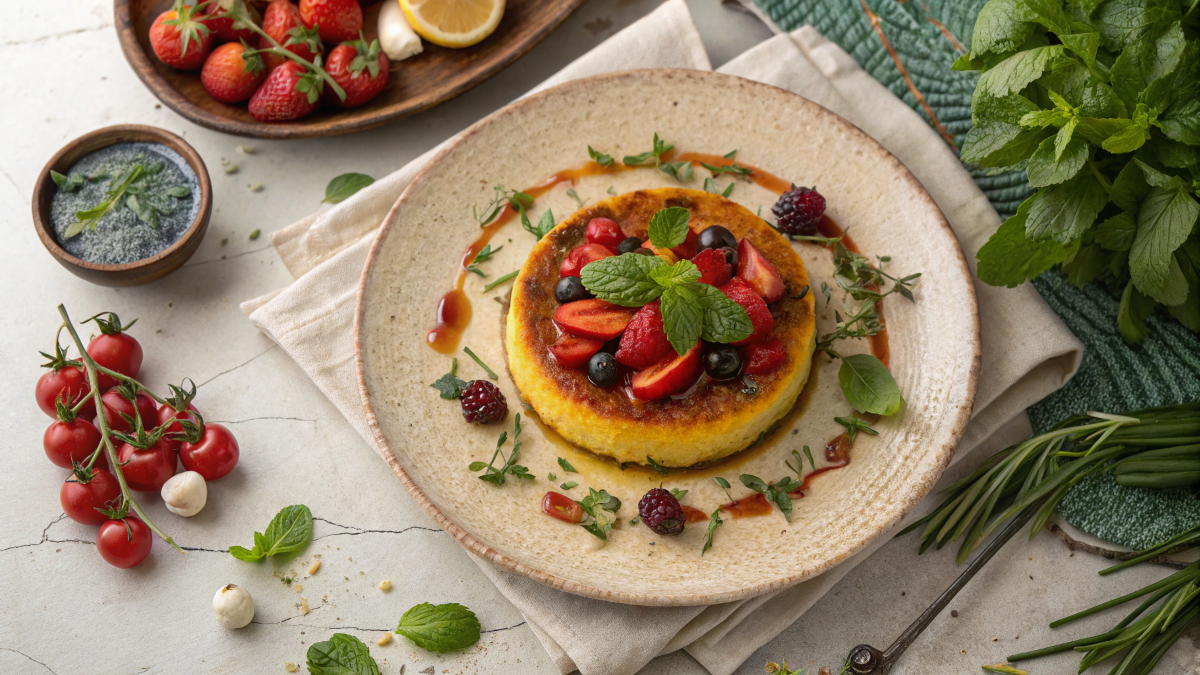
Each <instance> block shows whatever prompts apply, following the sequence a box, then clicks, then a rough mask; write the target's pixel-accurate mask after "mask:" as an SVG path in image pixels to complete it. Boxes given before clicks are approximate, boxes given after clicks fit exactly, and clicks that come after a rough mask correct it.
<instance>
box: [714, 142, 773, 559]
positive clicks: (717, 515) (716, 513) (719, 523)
mask: <svg viewBox="0 0 1200 675" xmlns="http://www.w3.org/2000/svg"><path fill="white" fill-rule="evenodd" d="M734 152H737V151H736V150H734ZM789 499H790V497H789ZM724 524H725V521H723V520H721V507H719V506H718V507H717V508H715V509H713V512H712V515H711V516H709V517H708V528H707V529H705V530H704V548H701V549H700V557H704V554H705V553H708V549H710V548H712V545H713V535H714V534H716V532H717V528H718V527H720V526H722V525H724Z"/></svg>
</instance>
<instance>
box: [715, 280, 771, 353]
mask: <svg viewBox="0 0 1200 675" xmlns="http://www.w3.org/2000/svg"><path fill="white" fill-rule="evenodd" d="M721 292H722V293H724V294H725V296H726V297H728V298H729V299H730V300H732V301H734V302H736V303H737V304H739V305H741V306H742V309H744V310H746V315H747V316H749V317H750V325H752V326H753V327H754V332H753V333H751V334H750V336H749V337H747V338H746V339H745V340H740V341H738V342H734V343H732V344H733V346H735V347H740V346H742V345H748V344H750V343H751V342H758V341H759V340H761V339H763V338H765V337H766V336H767V335H768V334H769V333H770V332H771V331H773V330H775V317H773V316H771V310H770V308H768V307H767V303H766V302H764V301H763V299H762V298H761V297H760V296H759V295H758V293H756V292H755V291H754V289H753V288H751V287H750V285H749V284H747V283H746V282H744V281H742V280H741V279H738V278H737V277H734V278H733V280H732V281H730V282H729V283H727V284H725V285H724V286H722V287H721Z"/></svg>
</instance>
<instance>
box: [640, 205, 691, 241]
mask: <svg viewBox="0 0 1200 675" xmlns="http://www.w3.org/2000/svg"><path fill="white" fill-rule="evenodd" d="M688 218H689V215H688V210H687V209H685V208H683V207H682V206H669V207H667V208H665V209H662V210H660V211H658V212H657V213H655V214H654V215H653V216H650V227H649V235H650V243H651V244H654V246H655V247H656V248H674V247H676V246H678V245H680V244H682V243H683V242H684V241H686V240H687V234H688Z"/></svg>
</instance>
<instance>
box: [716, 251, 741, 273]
mask: <svg viewBox="0 0 1200 675" xmlns="http://www.w3.org/2000/svg"><path fill="white" fill-rule="evenodd" d="M718 250H720V251H723V252H724V253H725V262H727V263H729V266H730V267H731V268H733V273H734V274H737V270H738V254H737V249H736V248H733V247H732V246H722V247H721V248H720V249H718Z"/></svg>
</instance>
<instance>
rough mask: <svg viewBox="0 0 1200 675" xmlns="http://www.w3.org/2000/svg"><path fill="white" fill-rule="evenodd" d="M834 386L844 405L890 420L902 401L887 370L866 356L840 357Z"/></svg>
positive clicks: (869, 356)
mask: <svg viewBox="0 0 1200 675" xmlns="http://www.w3.org/2000/svg"><path fill="white" fill-rule="evenodd" d="M838 382H839V383H840V384H841V385H842V393H843V394H844V395H845V396H846V402H847V403H849V404H850V407H851V408H854V409H855V410H857V411H859V412H862V413H874V414H876V415H884V416H891V415H895V414H896V413H897V412H899V410H900V404H901V403H902V402H903V399H902V398H901V397H900V388H899V387H898V386H896V380H895V379H893V378H892V374H891V372H889V371H888V369H887V366H885V365H883V362H882V361H880V360H879V359H877V358H875V357H874V356H872V355H870V354H851V355H849V356H844V357H842V365H841V367H840V368H839V369H838Z"/></svg>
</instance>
